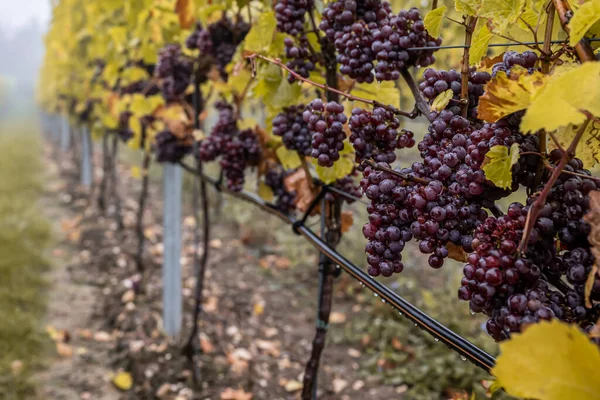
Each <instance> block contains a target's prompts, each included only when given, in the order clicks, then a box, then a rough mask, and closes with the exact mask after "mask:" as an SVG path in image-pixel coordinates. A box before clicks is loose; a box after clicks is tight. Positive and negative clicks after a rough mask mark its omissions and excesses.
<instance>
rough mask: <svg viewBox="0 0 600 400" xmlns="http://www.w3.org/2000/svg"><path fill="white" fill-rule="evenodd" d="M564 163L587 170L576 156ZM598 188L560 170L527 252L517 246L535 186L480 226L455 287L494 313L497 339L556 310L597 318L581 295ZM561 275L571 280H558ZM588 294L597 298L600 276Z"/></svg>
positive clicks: (567, 317) (568, 317) (491, 324)
mask: <svg viewBox="0 0 600 400" xmlns="http://www.w3.org/2000/svg"><path fill="white" fill-rule="evenodd" d="M559 159H560V152H558V151H556V152H553V153H551V155H550V161H551V162H555V163H556V162H558V160H559ZM565 171H568V172H577V173H579V174H581V175H584V176H585V175H588V176H589V175H590V173H589V171H586V170H583V163H582V162H581V160H578V159H573V160H571V161H570V162H569V164H568V165H567V166H566V168H565ZM546 178H547V176H546ZM596 188H597V186H596V183H595V182H594V181H593V180H592V179H587V178H584V177H581V176H574V175H570V174H567V173H563V174H561V176H560V177H559V179H558V180H557V181H556V183H555V184H554V185H553V187H552V188H551V190H550V194H549V196H548V198H547V202H546V204H545V205H544V206H543V207H542V208H541V210H540V212H539V214H538V216H537V219H536V221H535V223H534V225H533V228H532V230H531V233H530V236H529V241H528V247H527V252H526V253H525V254H524V255H520V254H518V253H517V252H516V250H517V246H518V243H519V241H520V240H521V238H522V235H523V231H524V229H525V224H526V221H527V214H528V211H529V209H530V207H531V205H532V204H533V203H534V201H535V200H536V199H537V196H538V194H535V195H533V196H531V197H529V198H528V200H527V205H525V206H523V205H521V204H519V203H513V204H511V205H510V206H509V208H508V212H507V214H506V215H505V216H502V217H499V218H488V219H487V220H486V221H485V222H484V223H483V224H482V225H480V226H479V227H478V228H477V229H476V231H475V235H474V239H473V243H472V245H473V249H474V252H473V253H471V254H469V256H468V262H469V263H468V264H467V265H466V266H465V267H464V270H463V272H464V276H465V277H464V278H463V280H462V282H461V288H460V289H459V292H458V295H459V298H460V299H462V300H465V301H469V304H470V308H471V310H472V311H474V312H480V313H484V314H485V315H487V316H489V317H490V319H489V321H488V322H487V330H488V332H489V334H490V335H491V336H492V337H494V338H495V339H496V340H503V339H506V338H508V337H509V336H510V334H511V333H512V332H519V331H521V329H522V327H523V326H524V325H527V324H530V323H535V322H537V321H539V320H541V319H552V318H558V319H561V320H564V321H567V322H575V323H578V324H579V325H580V326H582V327H584V328H589V327H590V326H591V323H593V322H595V321H596V320H597V318H598V314H599V312H600V310H599V309H598V307H597V306H594V307H592V308H591V309H586V308H585V307H584V302H583V299H584V285H585V282H586V280H587V277H588V274H589V273H590V271H591V269H592V265H593V263H594V257H593V256H592V254H591V252H590V245H589V242H588V241H587V236H588V234H589V232H590V227H589V225H588V224H587V223H586V222H585V221H584V220H583V219H582V217H583V215H584V214H585V213H586V212H587V210H588V209H589V197H588V194H589V192H590V191H592V190H596ZM539 189H540V190H541V188H539ZM561 277H565V278H566V280H567V282H568V283H569V284H570V285H571V286H568V285H566V284H562V285H560V284H559V285H558V286H556V285H555V284H554V282H556V281H558V280H560V279H561ZM549 284H551V285H552V286H555V287H556V289H559V290H560V291H559V290H554V289H551V288H550V287H549ZM591 297H592V298H593V299H598V298H600V279H599V278H598V277H596V279H595V281H594V284H593V288H592V294H591Z"/></svg>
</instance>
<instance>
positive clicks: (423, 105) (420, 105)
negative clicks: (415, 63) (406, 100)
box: [400, 68, 431, 118]
mask: <svg viewBox="0 0 600 400" xmlns="http://www.w3.org/2000/svg"><path fill="white" fill-rule="evenodd" d="M400 74H401V75H402V78H404V81H405V82H406V84H407V85H408V88H409V89H410V92H411V93H412V95H413V97H414V98H415V108H416V110H413V111H412V113H411V114H415V113H417V111H418V112H420V113H421V114H423V115H424V116H426V117H427V116H428V115H429V113H430V111H431V110H430V109H429V105H428V104H427V102H426V101H425V99H424V98H423V96H422V95H421V91H420V90H419V86H418V85H417V82H416V81H415V78H414V77H413V76H412V74H411V73H410V72H409V71H408V69H406V68H403V69H401V70H400ZM415 116H416V115H415ZM409 118H414V117H409Z"/></svg>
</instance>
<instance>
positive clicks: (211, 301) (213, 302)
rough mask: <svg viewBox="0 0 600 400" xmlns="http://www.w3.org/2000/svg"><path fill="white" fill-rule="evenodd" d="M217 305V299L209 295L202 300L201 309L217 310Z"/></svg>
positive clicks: (210, 311) (207, 310)
mask: <svg viewBox="0 0 600 400" xmlns="http://www.w3.org/2000/svg"><path fill="white" fill-rule="evenodd" d="M218 305H219V299H218V298H217V297H215V296H210V297H208V298H207V299H206V301H205V302H204V306H203V309H204V311H206V312H209V313H212V312H215V311H217V307H218Z"/></svg>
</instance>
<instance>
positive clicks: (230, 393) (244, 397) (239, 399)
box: [220, 388, 252, 400]
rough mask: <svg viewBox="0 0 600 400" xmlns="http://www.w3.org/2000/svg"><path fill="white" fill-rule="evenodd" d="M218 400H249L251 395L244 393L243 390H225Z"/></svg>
mask: <svg viewBox="0 0 600 400" xmlns="http://www.w3.org/2000/svg"><path fill="white" fill-rule="evenodd" d="M220 398H221V400H251V399H252V393H248V392H245V391H244V389H237V390H234V389H232V388H227V389H225V390H224V391H223V392H221V397H220Z"/></svg>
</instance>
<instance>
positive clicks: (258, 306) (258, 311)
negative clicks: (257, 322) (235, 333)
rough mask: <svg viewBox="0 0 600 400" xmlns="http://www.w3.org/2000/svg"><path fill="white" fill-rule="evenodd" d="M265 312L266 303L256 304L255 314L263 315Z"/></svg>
mask: <svg viewBox="0 0 600 400" xmlns="http://www.w3.org/2000/svg"><path fill="white" fill-rule="evenodd" d="M264 312H265V305H264V303H256V304H254V315H262V314H263V313H264Z"/></svg>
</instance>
